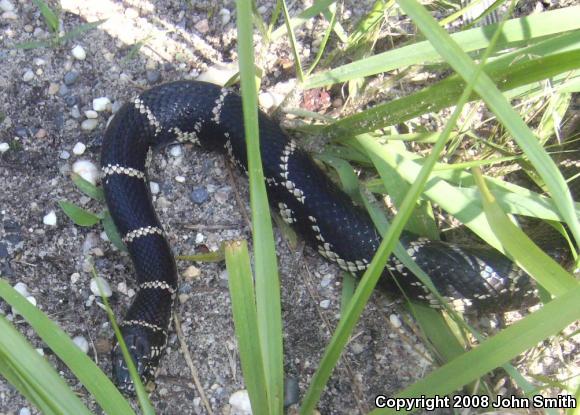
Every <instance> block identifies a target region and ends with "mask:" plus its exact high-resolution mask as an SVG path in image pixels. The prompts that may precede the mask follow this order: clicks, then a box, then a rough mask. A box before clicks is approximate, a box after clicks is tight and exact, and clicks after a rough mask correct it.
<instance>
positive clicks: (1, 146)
mask: <svg viewBox="0 0 580 415" xmlns="http://www.w3.org/2000/svg"><path fill="white" fill-rule="evenodd" d="M8 150H10V144H8V143H0V153H6V152H7V151H8Z"/></svg>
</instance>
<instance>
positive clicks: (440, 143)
mask: <svg viewBox="0 0 580 415" xmlns="http://www.w3.org/2000/svg"><path fill="white" fill-rule="evenodd" d="M480 73H481V69H479V70H477V71H475V72H474V73H473V74H472V75H471V76H470V82H468V84H467V87H466V88H465V90H464V92H463V94H462V95H461V97H460V99H459V101H458V102H457V106H456V108H455V110H454V111H453V113H452V114H451V117H450V118H449V121H448V122H447V124H446V125H445V129H444V130H443V132H442V133H441V136H440V137H439V139H438V140H437V141H436V142H435V144H434V145H433V149H432V151H431V153H430V154H429V157H427V159H426V160H425V164H424V165H423V167H422V168H421V171H420V172H419V176H418V177H417V180H416V181H415V182H414V183H413V184H412V185H411V188H410V189H409V191H408V193H407V195H406V196H405V198H404V200H403V202H402V203H401V207H400V209H399V212H398V213H397V215H395V218H394V220H393V223H392V224H391V227H390V228H389V230H388V231H387V232H386V234H385V235H383V238H384V239H383V240H382V242H381V244H380V246H379V248H378V249H377V252H376V253H375V255H374V257H373V259H372V261H371V263H370V264H369V267H368V268H367V270H366V271H365V273H364V275H363V277H362V279H361V281H360V283H359V285H358V287H357V289H356V291H355V293H354V296H353V297H352V299H351V301H350V302H349V304H348V306H347V307H346V312H345V313H344V314H343V316H342V318H341V320H340V321H339V323H338V326H337V328H336V330H335V332H334V334H333V336H332V339H331V341H330V344H329V345H328V347H327V348H326V350H325V352H324V355H323V357H322V360H321V362H320V365H319V366H318V369H317V370H316V373H315V374H314V376H313V378H312V381H311V384H310V387H309V388H308V391H307V393H306V396H305V397H304V401H303V403H302V407H301V408H300V413H301V414H310V413H311V412H312V411H313V410H314V407H315V406H316V404H317V402H318V401H319V399H320V395H321V394H322V390H323V388H324V385H326V382H327V381H328V379H329V377H330V374H331V372H332V370H333V369H334V367H335V366H336V364H337V362H338V359H339V358H340V355H341V353H342V351H343V350H344V347H345V346H346V343H347V342H348V338H349V336H350V334H351V333H352V330H353V328H354V326H355V324H356V322H357V321H358V319H359V318H360V315H361V314H362V311H363V310H364V307H365V305H366V303H367V302H368V300H369V298H370V296H371V294H372V292H373V290H374V288H375V285H376V284H377V282H378V280H379V278H380V276H381V274H382V271H383V269H384V267H385V264H386V262H387V259H388V258H389V256H390V255H391V252H393V249H394V248H395V246H396V245H397V242H398V239H399V237H400V235H401V232H402V231H403V228H404V226H405V223H406V222H407V220H408V219H409V217H410V216H411V214H412V213H413V209H414V207H415V204H416V202H417V199H418V198H419V195H420V194H421V192H422V191H423V187H424V186H425V183H426V182H427V179H428V178H429V175H430V173H431V171H432V170H433V167H434V166H435V164H436V163H437V160H438V159H439V156H440V154H441V152H442V151H443V148H444V147H445V143H446V142H447V138H448V137H449V134H450V133H451V130H452V129H453V128H454V127H455V124H456V123H457V120H458V119H459V116H460V114H461V111H462V109H463V106H464V105H465V103H466V102H467V99H468V97H469V95H470V94H471V88H472V84H473V82H474V81H475V80H477V77H478V76H479V75H480ZM363 145H364V142H363Z"/></svg>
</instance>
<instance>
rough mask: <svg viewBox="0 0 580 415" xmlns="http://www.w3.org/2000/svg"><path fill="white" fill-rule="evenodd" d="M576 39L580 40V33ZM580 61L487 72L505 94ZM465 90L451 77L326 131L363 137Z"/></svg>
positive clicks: (501, 64) (543, 61) (571, 54)
mask: <svg viewBox="0 0 580 415" xmlns="http://www.w3.org/2000/svg"><path fill="white" fill-rule="evenodd" d="M575 36H577V37H578V38H579V39H580V31H579V33H578V34H575ZM532 51H533V49H531V50H530V52H532ZM579 60H580V49H579V50H573V51H567V52H563V53H560V54H557V55H551V56H546V57H542V58H537V59H533V60H531V61H519V62H517V63H515V64H513V65H512V64H510V62H509V61H508V60H505V59H502V60H501V61H500V60H497V61H495V62H492V63H490V64H488V66H487V67H486V71H488V74H489V76H490V77H491V79H492V80H493V81H494V82H497V84H498V85H499V88H500V89H501V90H502V91H509V90H511V89H515V88H517V87H520V86H522V85H527V84H531V83H534V82H537V81H541V80H543V79H547V78H551V77H554V76H556V75H558V74H562V73H566V72H568V71H570V70H573V69H575V68H577V67H578V66H579V64H578V62H579ZM464 88H465V82H464V81H463V80H461V79H460V78H459V77H457V76H451V77H449V78H447V79H445V80H443V81H441V82H438V83H437V84H434V85H431V86H429V87H427V88H424V89H423V90H421V91H418V92H416V93H414V94H411V95H408V96H405V97H403V98H399V99H396V100H393V101H390V102H386V103H383V104H379V105H376V106H374V107H372V108H370V109H368V110H365V111H362V112H360V113H357V114H354V115H351V116H349V117H345V118H342V119H341V120H338V121H336V122H334V123H333V124H331V125H329V126H327V127H326V132H327V133H328V134H329V135H330V136H333V137H342V136H351V135H352V131H356V132H357V134H362V133H365V132H370V131H374V130H377V129H379V128H384V127H387V126H390V125H395V124H397V123H401V122H403V121H407V120H410V119H412V118H415V117H417V116H419V115H422V114H427V113H432V112H436V111H439V110H441V109H443V108H446V107H448V106H450V105H452V104H453V103H454V102H455V100H456V99H457V97H458V96H459V95H460V94H461V92H462V91H463V89H464ZM477 99H479V97H478V96H477V95H476V94H473V95H472V96H471V97H470V100H472V101H473V100H477Z"/></svg>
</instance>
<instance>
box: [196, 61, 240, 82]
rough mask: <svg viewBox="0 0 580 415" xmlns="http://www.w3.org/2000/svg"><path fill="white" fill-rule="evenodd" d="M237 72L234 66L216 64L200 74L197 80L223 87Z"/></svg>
mask: <svg viewBox="0 0 580 415" xmlns="http://www.w3.org/2000/svg"><path fill="white" fill-rule="evenodd" d="M237 72H238V69H237V67H236V66H232V65H223V64H216V65H213V66H211V67H209V68H207V71H205V72H203V73H202V74H200V75H199V76H198V77H197V80H198V81H204V82H211V83H212V84H216V85H220V86H223V85H225V83H226V82H227V81H228V80H229V79H230V78H231V77H232V76H234V75H235V74H236V73H237Z"/></svg>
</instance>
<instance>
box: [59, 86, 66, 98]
mask: <svg viewBox="0 0 580 415" xmlns="http://www.w3.org/2000/svg"><path fill="white" fill-rule="evenodd" d="M67 94H68V86H66V85H65V84H62V85H59V86H58V95H60V96H61V97H64V96H66V95H67Z"/></svg>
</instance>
